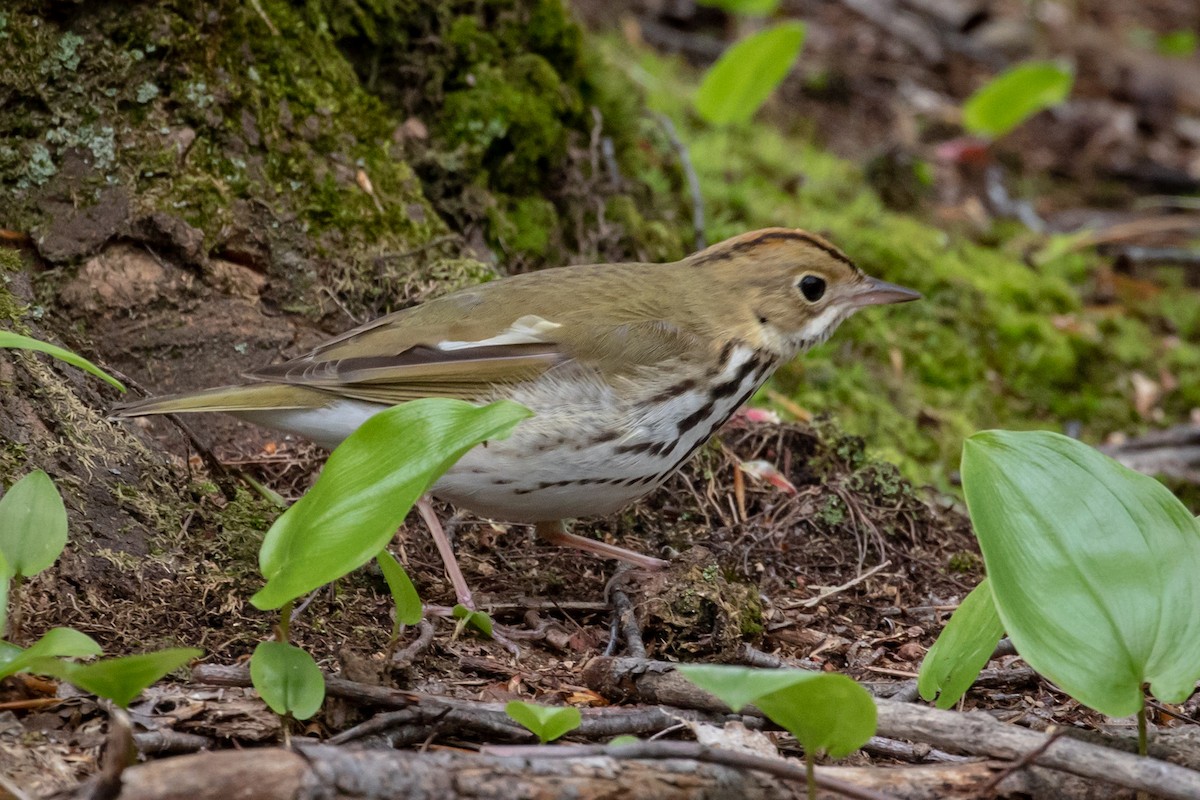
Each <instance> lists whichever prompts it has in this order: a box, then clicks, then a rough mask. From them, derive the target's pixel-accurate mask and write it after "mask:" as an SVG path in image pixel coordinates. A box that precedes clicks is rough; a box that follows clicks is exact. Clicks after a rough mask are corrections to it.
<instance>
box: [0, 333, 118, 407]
mask: <svg viewBox="0 0 1200 800" xmlns="http://www.w3.org/2000/svg"><path fill="white" fill-rule="evenodd" d="M0 347H13V348H17V349H19V350H36V351H37V352H39V353H46V354H48V355H52V356H54V357H55V358H57V359H58V360H60V361H65V362H67V363H68V364H70V365H71V366H73V367H79V368H80V369H81V370H84V371H85V372H90V373H92V374H93V375H95V376H96V377H97V378H99V379H101V380H103V381H107V382H108V383H110V384H112V385H113V386H115V387H117V388H118V389H120V390H121V391H122V392H123V391H125V385H124V384H123V383H121V382H120V381H119V380H117V379H116V378H114V377H113V376H112V375H109V374H108V373H107V372H105V371H104V370H102V369H100V368H99V367H97V366H96V365H95V364H93V363H92V362H90V361H88V360H87V359H86V358H84V357H83V356H77V355H75V354H74V353H72V352H71V351H70V350H64V349H63V348H61V347H55V346H54V345H52V344H49V343H47V342H43V341H41V340H39V339H34V338H31V337H29V336H22V335H21V334H19V333H12V332H10V331H0Z"/></svg>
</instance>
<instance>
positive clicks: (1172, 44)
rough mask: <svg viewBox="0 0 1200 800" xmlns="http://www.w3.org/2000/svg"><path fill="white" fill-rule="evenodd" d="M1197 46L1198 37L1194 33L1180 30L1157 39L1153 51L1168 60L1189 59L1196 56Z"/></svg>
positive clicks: (1199, 39)
mask: <svg viewBox="0 0 1200 800" xmlns="http://www.w3.org/2000/svg"><path fill="white" fill-rule="evenodd" d="M1198 46H1200V37H1197V35H1196V32H1195V31H1189V30H1183V29H1181V30H1177V31H1171V32H1170V33H1164V34H1163V35H1162V36H1160V37H1158V42H1157V43H1156V46H1155V49H1156V50H1158V53H1159V55H1164V56H1167V57H1169V58H1191V57H1192V56H1194V55H1195V54H1196V49H1197V47H1198Z"/></svg>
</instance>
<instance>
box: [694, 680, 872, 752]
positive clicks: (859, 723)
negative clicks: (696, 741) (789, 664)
mask: <svg viewBox="0 0 1200 800" xmlns="http://www.w3.org/2000/svg"><path fill="white" fill-rule="evenodd" d="M678 669H679V672H680V673H682V674H683V676H684V677H685V678H687V679H688V680H689V681H691V682H692V683H694V684H696V685H697V686H699V687H700V688H701V689H704V690H705V691H706V692H710V693H712V694H714V695H716V696H717V698H719V699H720V700H721V701H722V702H724V703H725V704H726V705H728V706H729V707H730V708H731V709H733V710H734V711H738V710H740V709H741V708H742V707H743V706H746V705H749V704H750V703H753V704H754V705H756V706H758V708H759V710H761V711H762V712H763V713H764V714H766V715H767V717H769V718H770V719H771V720H772V721H773V722H775V723H776V724H777V725H780V726H782V727H783V728H784V729H786V730H787V731H788V732H789V733H791V734H792V735H793V736H795V737H796V740H797V741H798V742H800V744H801V745H802V746H803V747H804V749H805V751H806V752H808V753H816V752H817V751H819V750H824V751H826V752H828V753H829V754H830V755H831V756H833V757H834V758H841V757H842V756H845V755H849V754H850V753H852V752H854V751H855V750H857V749H858V748H860V747H862V746H863V744H865V743H866V741H867V740H868V739H870V738H871V737H872V736H874V735H875V723H876V709H875V701H874V700H872V699H871V695H870V694H868V693H867V690H866V689H864V688H862V687H861V686H859V685H858V684H857V683H855V682H854V681H853V680H851V679H850V678H848V677H846V676H845V675H838V674H837V673H833V672H808V671H805V670H798V669H752V668H750V667H727V666H722V665H716V664H681V665H680V666H679V667H678Z"/></svg>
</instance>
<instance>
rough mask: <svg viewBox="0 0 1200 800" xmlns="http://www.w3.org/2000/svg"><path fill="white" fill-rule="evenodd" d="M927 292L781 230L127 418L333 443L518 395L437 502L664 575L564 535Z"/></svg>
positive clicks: (516, 291)
mask: <svg viewBox="0 0 1200 800" xmlns="http://www.w3.org/2000/svg"><path fill="white" fill-rule="evenodd" d="M918 297H920V295H919V294H918V293H917V292H914V291H912V290H911V289H906V288H903V287H901V286H896V285H894V284H890V283H885V282H884V281H881V280H877V279H875V278H872V277H870V276H868V275H866V274H864V273H863V272H862V271H861V270H860V269H858V268H857V267H856V266H855V265H854V264H853V263H852V262H851V261H850V259H849V258H847V257H846V256H845V255H844V254H843V253H842V252H841V251H840V250H838V249H837V248H835V247H834V246H833V245H831V244H829V243H828V242H826V241H825V240H824V239H821V238H819V237H817V236H814V235H812V234H809V233H805V232H804V231H799V230H788V229H782V228H771V229H767V230H761V231H755V232H752V233H747V234H743V235H741V236H737V237H735V238H733V239H729V240H728V241H725V242H722V243H720V244H717V245H714V246H712V247H709V248H708V249H706V250H703V251H701V252H698V253H695V254H693V255H691V256H689V257H687V258H685V259H683V260H682V261H677V262H674V263H670V264H597V265H588V266H573V267H562V268H559V269H549V270H544V271H541V272H535V273H529V274H524V275H515V276H512V277H508V278H503V279H501V280H497V281H493V282H491V283H485V284H482V285H480V286H475V287H471V288H468V289H464V290H461V291H457V292H454V293H452V294H448V295H445V296H443V297H440V298H437V299H435V300H431V301H429V302H426V303H424V304H423V305H419V306H416V307H413V308H408V309H404V310H402V311H398V312H395V313H393V314H389V315H387V316H385V317H382V318H380V319H377V320H375V321H374V322H370V323H368V324H366V325H363V326H361V327H359V328H356V329H354V330H352V331H350V332H348V333H346V334H343V335H341V336H338V337H337V338H334V339H332V340H330V341H328V342H326V343H324V344H322V345H321V346H319V347H317V348H316V349H315V350H313V351H312V352H310V353H308V354H306V355H303V356H300V357H299V358H295V359H293V360H291V361H288V362H286V363H283V364H279V365H277V366H271V367H267V368H265V369H262V370H260V371H258V372H255V373H252V374H250V375H249V376H248V378H249V379H250V381H251V382H249V383H246V384H242V385H237V386H226V387H222V388H217V389H210V390H207V391H202V392H197V393H195V394H185V395H176V396H171V397H164V398H159V399H151V400H147V401H145V402H141V403H137V404H134V405H130V406H126V407H124V408H122V409H119V410H118V411H117V415H118V416H125V417H133V416H141V415H145V414H167V413H177V412H197V411H219V412H225V413H229V414H233V415H235V416H238V417H241V418H243V419H246V420H249V421H251V422H254V423H257V424H260V425H264V426H268V427H271V428H275V429H279V430H283V431H287V432H291V433H296V434H300V435H302V436H305V437H307V438H309V439H311V440H313V441H315V442H317V443H318V444H320V445H323V446H325V447H330V448H332V447H335V446H336V445H337V444H338V443H339V442H341V441H342V440H343V439H345V438H346V437H347V436H349V435H350V433H351V432H353V431H354V429H355V428H357V427H358V426H359V425H360V424H361V423H362V422H363V421H365V420H366V419H367V418H368V417H370V416H371V415H372V414H374V413H376V412H378V411H380V410H382V409H383V408H386V407H387V406H390V405H393V404H396V403H402V402H404V401H406V400H412V399H415V398H419V397H433V396H436V397H457V398H462V399H465V400H469V401H476V402H481V403H482V402H487V401H490V400H494V399H498V398H509V399H512V400H515V401H516V402H519V403H522V404H523V405H525V406H528V407H529V408H530V409H532V410H533V411H534V412H535V414H534V416H533V417H531V418H530V419H528V420H526V421H524V422H522V423H521V424H520V425H519V426H518V427H517V428H516V430H515V431H514V432H513V434H512V436H510V437H509V438H508V439H505V440H503V441H496V442H491V443H489V445H490V446H488V447H486V448H485V447H477V448H475V449H474V450H472V451H470V452H469V453H467V455H466V456H465V457H463V458H462V460H460V461H459V462H458V463H457V464H456V465H455V466H453V467H452V468H451V469H450V470H449V471H448V472H447V473H446V474H445V475H444V476H443V477H442V478H441V479H439V480H438V481H437V483H436V484H435V485H434V486H433V488H432V490H431V491H432V494H434V495H435V496H438V497H441V498H444V499H447V500H449V501H451V502H453V503H455V504H456V505H460V506H463V507H465V508H468V509H470V510H472V511H474V512H476V513H478V514H481V515H483V516H486V517H493V518H496V519H501V520H507V521H511V522H533V523H537V527H538V532H539V533H540V534H542V535H543V536H544V537H545V538H548V539H549V540H551V541H554V542H556V543H560V544H570V545H573V546H576V547H581V548H582V549H586V550H589V551H591V552H593V553H597V554H599V555H601V556H605V557H615V558H620V559H623V560H626V561H630V562H632V563H635V564H638V565H641V566H648V567H657V566H661V565H663V564H664V563H665V562H662V561H659V560H658V559H653V558H649V557H647V556H643V555H640V554H638V553H634V552H631V551H629V550H626V549H624V548H620V547H615V546H613V545H609V544H605V543H602V542H597V541H594V540H591V539H586V538H584V537H580V536H574V535H572V534H567V533H566V532H565V531H564V530H563V528H562V525H561V521H562V520H564V519H567V518H573V517H582V516H590V515H597V514H606V513H609V512H612V511H616V510H617V509H619V508H621V507H622V506H625V505H626V504H628V503H630V502H631V501H633V500H636V499H637V498H639V497H641V496H642V495H645V494H647V493H648V492H650V491H652V490H654V489H655V488H656V487H658V486H659V485H661V484H662V483H663V482H664V481H665V480H666V479H667V478H668V477H669V476H670V475H671V474H672V473H673V472H675V470H677V469H678V468H679V467H680V466H681V465H682V464H683V463H684V462H685V461H687V460H688V459H689V458H691V456H692V454H693V453H695V452H696V451H697V449H699V447H700V446H701V445H703V444H704V443H705V442H706V441H707V440H708V438H709V437H710V436H711V435H712V433H713V432H714V431H715V430H716V429H717V428H719V427H720V426H721V425H722V424H723V423H724V422H725V421H726V420H727V419H728V418H729V417H730V415H731V414H733V412H734V411H735V410H736V409H737V408H738V407H739V406H740V405H741V404H742V403H744V402H745V401H746V400H747V399H749V397H750V396H751V395H752V394H753V393H754V392H755V390H756V389H758V388H759V387H760V386H761V385H762V384H763V382H764V381H766V380H767V378H768V377H769V376H770V375H771V373H772V372H774V370H775V369H776V368H777V367H778V366H780V365H781V364H783V363H784V362H786V361H788V360H789V359H791V358H792V357H793V356H795V355H796V354H797V353H799V352H801V351H803V350H805V349H807V348H809V347H811V346H813V345H815V344H818V343H820V342H823V341H824V340H825V339H827V338H828V337H829V336H830V335H831V334H832V333H833V331H834V330H835V329H836V328H837V326H838V325H839V324H840V323H841V322H842V321H843V320H844V319H846V318H847V317H849V316H850V315H851V314H852V313H854V312H855V311H856V310H858V309H859V308H862V307H864V306H869V305H878V304H883V303H901V302H905V301H909V300H915V299H917V298H918ZM428 519H429V517H428V516H427V520H428ZM441 546H442V542H441V541H439V547H441ZM447 551H448V545H446V547H445V549H444V550H443V555H444V556H445V555H446V552H447ZM450 566H451V565H450V564H449V563H448V564H447V567H450ZM453 572H454V570H453V568H452V574H453ZM455 583H456V586H458V583H459V581H458V580H456V581H455ZM460 593H461V592H460Z"/></svg>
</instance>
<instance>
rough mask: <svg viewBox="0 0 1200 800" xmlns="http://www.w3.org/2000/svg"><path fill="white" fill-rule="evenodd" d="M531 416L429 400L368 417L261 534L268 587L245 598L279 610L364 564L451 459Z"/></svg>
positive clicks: (512, 407) (506, 405)
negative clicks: (313, 482)
mask: <svg viewBox="0 0 1200 800" xmlns="http://www.w3.org/2000/svg"><path fill="white" fill-rule="evenodd" d="M531 414H532V412H531V411H529V409H527V408H525V407H523V406H520V405H517V404H516V403H511V402H508V401H500V402H496V403H492V404H490V405H487V406H483V407H479V406H475V405H472V404H471V403H465V402H463V401H461V400H450V399H446V398H429V399H422V400H412V401H410V402H407V403H402V404H400V405H398V406H395V407H394V408H389V409H388V410H386V411H382V412H380V413H378V414H376V415H375V416H373V417H371V418H370V419H369V420H367V421H366V422H365V423H363V424H362V425H361V426H360V427H359V428H358V430H356V431H355V432H354V433H352V434H351V435H350V437H349V438H348V439H346V441H344V442H343V443H342V444H341V445H340V446H339V447H338V448H337V449H336V450H334V451H333V454H332V455H330V456H329V460H328V461H327V462H326V464H325V468H324V469H323V470H322V471H321V476H320V478H319V479H318V480H317V483H316V485H315V486H313V488H312V489H310V490H309V492H308V493H307V494H306V495H304V497H302V498H300V500H299V501H297V502H296V504H295V505H293V506H292V507H291V508H289V509H288V510H287V511H285V512H284V513H283V514H282V515H281V516H280V517H279V519H277V520H276V521H275V524H274V525H272V526H271V529H270V530H269V531H267V535H266V538H265V539H264V540H263V544H262V549H261V550H260V551H259V555H258V561H259V567H260V568H261V570H262V573H263V575H264V576H266V578H267V585H266V586H264V587H263V588H262V589H261V590H260V591H259V592H258V593H257V594H255V595H254V596H253V597H252V598H250V602H252V603H254V605H256V606H257V607H259V608H261V609H269V608H279V607H280V606H282V605H283V604H284V603H286V602H288V601H289V600H293V599H295V598H297V597H299V596H300V595H302V594H304V593H305V592H308V591H311V590H313V589H316V588H317V587H319V586H323V585H325V584H327V583H329V582H330V581H334V580H337V579H338V578H340V577H342V576H343V575H345V574H347V573H349V572H351V571H353V570H355V569H357V568H358V567H361V566H362V565H363V564H365V563H367V562H368V561H370V560H371V559H372V558H374V557H375V555H376V554H377V553H379V551H380V550H382V549H383V547H384V545H386V544H387V542H388V540H389V539H391V537H392V535H393V534H394V533H395V531H396V528H398V527H399V526H400V523H402V522H403V521H404V517H405V516H406V515H407V514H408V511H409V509H410V508H411V507H412V505H413V503H415V502H416V501H417V499H418V498H419V497H420V496H421V494H422V493H424V492H425V490H426V489H428V488H429V487H430V486H431V485H432V484H433V482H434V481H436V480H437V479H438V478H439V477H440V476H441V475H442V473H443V472H445V471H446V470H447V469H449V468H450V467H451V466H452V465H453V464H454V462H455V461H457V460H458V459H459V458H461V457H462V456H463V455H464V454H465V453H466V452H467V451H468V450H470V449H471V448H472V447H474V446H475V445H476V444H478V443H479V442H483V441H486V440H488V439H499V438H503V437H505V436H507V435H508V434H509V433H510V432H511V431H512V429H513V428H514V427H515V426H516V425H517V423H518V422H520V421H521V420H523V419H525V418H527V417H529V416H530V415H531Z"/></svg>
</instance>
